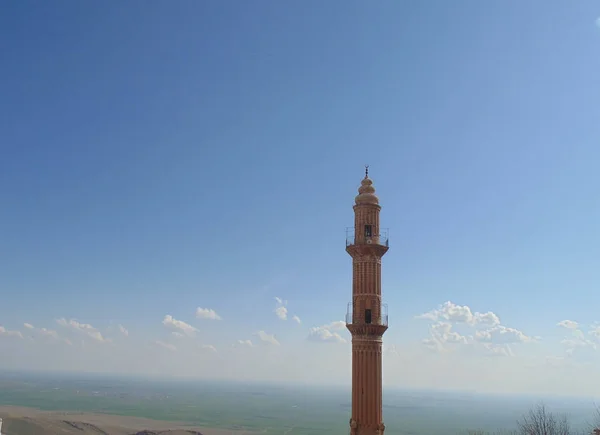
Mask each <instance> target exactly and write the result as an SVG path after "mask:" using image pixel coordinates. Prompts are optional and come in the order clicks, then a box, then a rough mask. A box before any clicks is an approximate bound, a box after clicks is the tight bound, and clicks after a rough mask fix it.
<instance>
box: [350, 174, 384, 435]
mask: <svg viewBox="0 0 600 435" xmlns="http://www.w3.org/2000/svg"><path fill="white" fill-rule="evenodd" d="M372 184H373V182H372V181H371V180H370V179H369V178H368V175H367V176H365V178H364V179H363V180H362V183H361V186H360V188H359V190H358V191H359V194H358V196H357V197H356V198H355V203H356V204H355V205H354V231H353V234H351V235H350V238H348V237H347V238H346V251H347V252H348V254H350V256H351V257H352V302H351V303H350V304H349V306H348V314H347V315H346V327H347V328H348V330H349V331H350V333H351V334H352V415H351V418H350V433H351V435H383V433H384V430H385V425H384V424H383V412H382V409H383V403H382V396H383V394H382V341H383V334H384V333H385V331H386V330H387V327H388V326H387V324H388V318H387V308H386V306H385V305H384V304H383V303H382V298H381V258H382V257H383V255H385V253H386V252H387V250H388V239H387V233H386V232H385V231H382V230H381V229H380V227H379V212H380V210H381V206H380V205H379V199H378V198H377V196H376V195H375V189H374V188H373V186H372Z"/></svg>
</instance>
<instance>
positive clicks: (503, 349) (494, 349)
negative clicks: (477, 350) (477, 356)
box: [483, 343, 514, 356]
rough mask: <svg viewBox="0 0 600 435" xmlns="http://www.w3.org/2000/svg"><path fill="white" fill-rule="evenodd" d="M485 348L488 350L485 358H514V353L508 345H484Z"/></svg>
mask: <svg viewBox="0 0 600 435" xmlns="http://www.w3.org/2000/svg"><path fill="white" fill-rule="evenodd" d="M483 348H484V349H485V350H486V352H485V354H484V355H485V356H514V354H513V351H512V349H511V348H510V346H509V345H508V344H504V345H502V346H494V345H493V344H491V343H484V344H483Z"/></svg>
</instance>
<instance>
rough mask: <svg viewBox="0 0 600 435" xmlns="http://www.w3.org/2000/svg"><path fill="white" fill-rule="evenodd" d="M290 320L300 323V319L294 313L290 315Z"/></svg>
mask: <svg viewBox="0 0 600 435" xmlns="http://www.w3.org/2000/svg"><path fill="white" fill-rule="evenodd" d="M292 320H293V321H294V322H296V323H297V324H298V325H300V324H301V323H302V320H300V317H298V316H296V315H295V314H294V316H292Z"/></svg>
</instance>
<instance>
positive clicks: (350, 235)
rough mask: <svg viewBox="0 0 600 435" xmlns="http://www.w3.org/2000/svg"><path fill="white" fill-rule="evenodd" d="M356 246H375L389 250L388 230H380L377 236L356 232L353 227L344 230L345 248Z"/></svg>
mask: <svg viewBox="0 0 600 435" xmlns="http://www.w3.org/2000/svg"><path fill="white" fill-rule="evenodd" d="M358 245H376V246H385V247H386V248H389V246H390V244H389V229H388V228H381V229H380V230H379V233H378V234H375V233H373V234H371V233H370V232H365V233H364V234H363V232H357V231H355V228H354V227H349V228H346V248H348V247H350V246H358Z"/></svg>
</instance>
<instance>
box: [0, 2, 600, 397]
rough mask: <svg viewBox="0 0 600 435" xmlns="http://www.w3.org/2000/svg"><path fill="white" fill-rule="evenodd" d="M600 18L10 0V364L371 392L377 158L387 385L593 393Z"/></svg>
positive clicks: (516, 9)
mask: <svg viewBox="0 0 600 435" xmlns="http://www.w3.org/2000/svg"><path fill="white" fill-rule="evenodd" d="M599 17H600V5H599V4H598V3H597V2H595V1H591V0H581V1H578V2H571V3H569V4H568V5H567V4H566V3H564V2H546V1H542V0H534V1H529V2H519V1H512V2H481V1H475V0H461V1H454V2H447V1H443V0H438V1H430V2H422V3H417V2H400V1H381V2H376V3H366V2H361V1H358V0H357V1H354V0H351V1H343V2H342V1H333V0H332V1H328V2H317V1H313V0H307V1H303V2H277V1H272V0H264V1H260V2H231V1H229V2H227V1H225V2H198V1H192V0H181V1H178V2H144V1H137V0H131V1H128V2H116V1H115V2H95V3H94V2H76V1H68V0H66V1H62V2H43V1H28V0H21V1H13V2H6V3H4V4H3V5H2V11H1V13H0V65H1V66H2V67H1V68H0V96H1V98H0V155H1V158H0V353H1V354H2V355H5V356H4V357H3V358H2V360H1V361H0V369H14V368H20V369H31V370H38V369H52V370H59V369H60V370H68V371H88V372H91V371H101V372H111V373H113V372H114V373H147V374H153V375H161V376H162V375H171V376H189V377H198V378H211V379H244V380H269V381H281V382H302V383H305V384H320V385H321V384H328V383H332V384H334V383H335V384H343V385H348V384H349V382H350V355H351V345H350V335H349V333H348V331H347V330H346V329H345V325H344V322H343V320H344V316H345V313H346V306H347V303H348V302H349V300H350V299H351V283H352V276H351V270H352V269H351V258H350V257H349V256H348V254H347V253H346V252H344V249H345V243H344V242H345V231H346V227H349V226H351V225H352V224H353V210H352V205H353V200H354V196H355V195H356V193H357V188H358V186H359V184H360V180H361V179H362V177H363V174H364V165H365V164H369V165H370V176H371V178H372V179H373V181H374V186H375V187H376V189H377V194H378V196H379V198H380V203H381V204H382V207H383V208H382V211H381V225H382V227H384V228H389V234H390V250H389V252H388V253H387V254H386V256H385V257H384V259H383V275H382V282H383V295H384V299H385V302H386V303H387V304H388V307H389V326H390V327H389V330H388V331H387V332H386V334H385V336H384V362H383V364H384V383H385V385H386V388H391V387H398V388H436V389H464V390H476V391H485V392H508V393H536V394H537V393H539V394H543V393H544V394H545V393H553V394H565V395H566V394H568V395H586V394H593V393H596V391H595V385H597V384H598V382H600V373H599V372H598V370H597V368H596V367H597V364H598V363H600V328H599V326H600V323H598V322H600V314H598V309H597V307H598V304H599V303H600V293H599V292H598V283H600V267H597V264H598V258H600V227H599V226H598V225H599V222H600V205H599V204H600V203H599V202H598V186H599V185H600V172H599V171H597V166H598V162H599V161H600V147H599V146H598V144H599V140H600V122H599V121H598V120H599V119H600V73H599V72H598V71H599V70H600V18H599ZM6 355H9V356H8V357H6Z"/></svg>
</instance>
